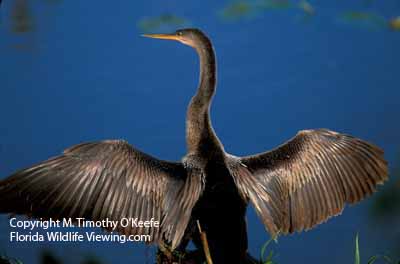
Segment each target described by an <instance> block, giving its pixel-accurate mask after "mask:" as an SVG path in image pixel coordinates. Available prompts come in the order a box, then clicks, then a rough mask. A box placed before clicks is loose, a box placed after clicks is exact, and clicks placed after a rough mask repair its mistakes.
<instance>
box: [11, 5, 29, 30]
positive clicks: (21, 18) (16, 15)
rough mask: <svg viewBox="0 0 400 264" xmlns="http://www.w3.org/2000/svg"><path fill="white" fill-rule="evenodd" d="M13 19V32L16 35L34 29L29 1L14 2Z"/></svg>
mask: <svg viewBox="0 0 400 264" xmlns="http://www.w3.org/2000/svg"><path fill="white" fill-rule="evenodd" d="M11 19H12V24H11V30H12V31H13V32H14V33H26V32H31V31H32V30H33V29H34V23H33V17H32V13H31V10H30V7H29V5H28V2H27V0H14V6H13V8H12V10H11Z"/></svg>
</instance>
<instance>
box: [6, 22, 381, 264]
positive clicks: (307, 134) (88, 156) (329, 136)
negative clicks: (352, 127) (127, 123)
mask: <svg viewBox="0 0 400 264" xmlns="http://www.w3.org/2000/svg"><path fill="white" fill-rule="evenodd" d="M147 36H149V37H153V38H162V39H171V40H177V41H180V42H182V43H184V44H187V45H189V46H191V47H193V48H194V49H195V50H196V51H197V53H198V55H199V58H200V82H199V87H198V90H197V92H196V94H195V95H194V96H193V98H192V100H191V102H190V104H189V107H188V110H187V119H186V142H187V154H186V155H185V156H184V157H183V159H182V161H181V162H169V161H163V160H159V159H156V158H154V157H151V156H149V155H147V154H145V153H143V152H141V151H139V150H137V149H135V148H134V147H132V146H130V145H129V144H128V143H126V142H125V141H115V140H107V141H101V142H93V143H83V144H80V145H77V146H74V147H71V148H69V149H67V150H65V151H64V153H63V154H62V155H60V156H58V157H55V158H52V159H50V160H47V161H44V162H42V163H39V164H37V165H35V166H32V167H30V168H27V169H24V170H21V171H18V172H16V173H15V174H13V175H12V176H10V177H8V178H6V179H4V180H2V181H0V212H2V213H17V214H26V215H30V216H33V217H52V218H64V217H68V218H76V217H85V218H88V219H91V220H102V219H105V218H109V219H110V220H119V219H122V218H134V217H137V218H139V219H141V220H148V219H151V218H154V220H156V221H159V222H160V227H159V228H148V227H147V228H146V227H123V226H119V227H118V229H117V231H119V232H120V233H122V234H126V235H129V234H148V235H150V236H151V238H152V240H151V242H153V243H158V244H160V245H163V247H164V245H165V244H166V245H167V247H169V249H170V250H174V249H176V248H179V249H183V250H184V249H185V247H186V244H187V242H188V241H189V240H190V239H191V240H193V242H194V243H195V245H196V246H197V247H198V248H201V247H202V244H201V241H200V238H199V234H198V232H197V231H194V228H193V223H194V222H195V221H199V223H200V225H201V227H202V228H203V230H204V231H205V233H206V234H207V238H208V243H209V248H210V252H211V257H212V258H213V261H214V263H215V264H219V263H245V259H246V254H247V232H246V221H245V213H246V207H247V205H248V203H249V202H251V203H252V204H253V206H254V208H255V210H256V212H257V214H258V215H259V216H260V218H261V220H262V221H263V223H264V225H265V227H266V228H267V230H268V231H269V232H270V233H271V235H272V236H276V235H277V234H278V233H282V234H286V233H292V232H295V231H302V230H307V229H310V228H312V227H314V226H315V225H317V224H319V223H321V222H323V221H325V220H326V219H327V218H329V217H331V216H334V215H337V214H339V213H340V212H341V211H342V210H343V208H344V206H345V204H346V203H355V202H358V201H360V200H362V199H363V198H365V197H366V196H368V195H370V194H372V193H373V192H374V191H375V188H376V185H377V184H380V183H382V182H383V181H385V180H386V179H387V164H386V161H385V160H384V159H383V151H381V150H380V149H379V148H377V147H376V146H374V145H372V144H369V143H367V142H365V141H362V140H360V139H357V138H354V137H352V136H348V135H344V134H339V133H336V132H333V131H329V130H326V129H318V130H305V131H301V132H299V133H298V134H297V135H296V136H295V137H294V138H293V139H291V140H290V141H288V142H286V143H285V144H283V145H281V146H279V147H278V148H276V149H274V150H271V151H267V152H264V153H260V154H257V155H253V156H248V157H236V156H233V155H230V154H228V153H226V152H225V150H224V147H223V145H222V143H221V142H220V140H219V139H218V137H217V135H216V134H215V132H214V130H213V127H212V124H211V119H210V104H211V101H212V98H213V96H214V94H215V89H216V59H215V54H214V50H213V47H212V44H211V42H210V40H209V39H208V37H207V36H206V35H204V34H203V33H202V32H201V31H199V30H197V29H184V30H178V31H177V32H175V33H174V34H157V35H147Z"/></svg>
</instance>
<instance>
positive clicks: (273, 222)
mask: <svg viewBox="0 0 400 264" xmlns="http://www.w3.org/2000/svg"><path fill="white" fill-rule="evenodd" d="M239 161H240V163H242V164H243V165H244V167H246V170H247V171H248V173H238V172H239V170H233V169H232V170H231V172H232V176H233V177H234V179H235V182H236V185H237V186H238V189H239V191H240V192H242V193H245V194H246V195H245V196H246V197H247V198H249V199H250V200H251V201H252V202H253V204H254V205H255V208H256V210H257V211H258V214H259V215H260V217H261V218H262V219H264V218H272V219H270V220H268V221H265V220H263V221H264V224H265V225H266V227H267V228H268V229H269V231H270V233H271V234H272V235H275V234H276V232H277V231H280V232H282V233H292V232H295V231H302V230H307V229H310V228H312V227H314V226H315V225H317V224H319V223H321V222H323V221H326V220H327V219H328V218H330V217H332V216H335V215H337V214H340V213H341V212H342V210H343V208H344V206H345V204H346V203H350V204H352V203H356V202H359V201H361V200H362V199H364V198H365V197H367V196H369V195H371V194H372V193H373V192H375V190H376V186H377V185H378V184H382V183H383V182H384V181H385V180H387V178H388V169H387V162H386V161H385V160H384V157H383V151H382V150H381V149H379V148H378V147H376V146H374V145H372V144H370V143H367V142H365V141H362V140H360V139H358V138H354V137H352V136H349V135H345V134H339V133H337V132H334V131H330V130H326V129H319V130H305V131H300V132H299V133H298V134H297V135H296V136H295V137H294V138H292V139H291V140H289V141H288V142H286V143H285V144H283V145H281V146H279V147H278V148H276V149H274V150H272V151H268V152H264V153H260V154H257V155H252V156H248V157H243V158H240V159H239ZM242 170H243V169H242ZM235 172H236V173H235ZM248 174H250V175H251V176H252V178H253V179H252V180H251V181H250V180H247V181H246V180H244V179H245V178H248V177H249V175H248ZM254 181H255V182H254ZM251 182H253V183H251ZM251 184H253V185H254V184H259V185H261V186H262V188H258V190H257V191H255V190H254V187H253V186H251ZM260 192H264V193H262V194H261V193H260ZM260 195H266V196H268V197H269V198H262V197H261V196H260ZM261 203H264V204H267V205H261ZM272 204H274V205H275V206H278V207H279V208H277V209H271V208H273V206H274V205H272ZM263 206H264V207H266V208H270V209H269V211H270V212H269V213H268V212H267V211H263V210H258V209H257V208H262V207H263ZM271 212H274V213H271ZM277 212H280V213H277Z"/></svg>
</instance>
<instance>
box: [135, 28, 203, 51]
mask: <svg viewBox="0 0 400 264" xmlns="http://www.w3.org/2000/svg"><path fill="white" fill-rule="evenodd" d="M142 36H144V37H148V38H156V39H167V40H176V41H179V42H181V43H183V44H185V45H188V46H191V47H193V48H198V47H199V46H200V45H202V44H204V43H209V40H208V38H207V36H206V35H205V34H204V33H203V32H201V30H199V29H196V28H185V29H179V30H177V31H175V32H174V33H171V34H144V35H142Z"/></svg>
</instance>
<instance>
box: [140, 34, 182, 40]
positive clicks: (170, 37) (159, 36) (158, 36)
mask: <svg viewBox="0 0 400 264" xmlns="http://www.w3.org/2000/svg"><path fill="white" fill-rule="evenodd" d="M142 36H143V37H146V38H156V39H168V40H179V37H178V36H177V35H175V34H143V35H142Z"/></svg>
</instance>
